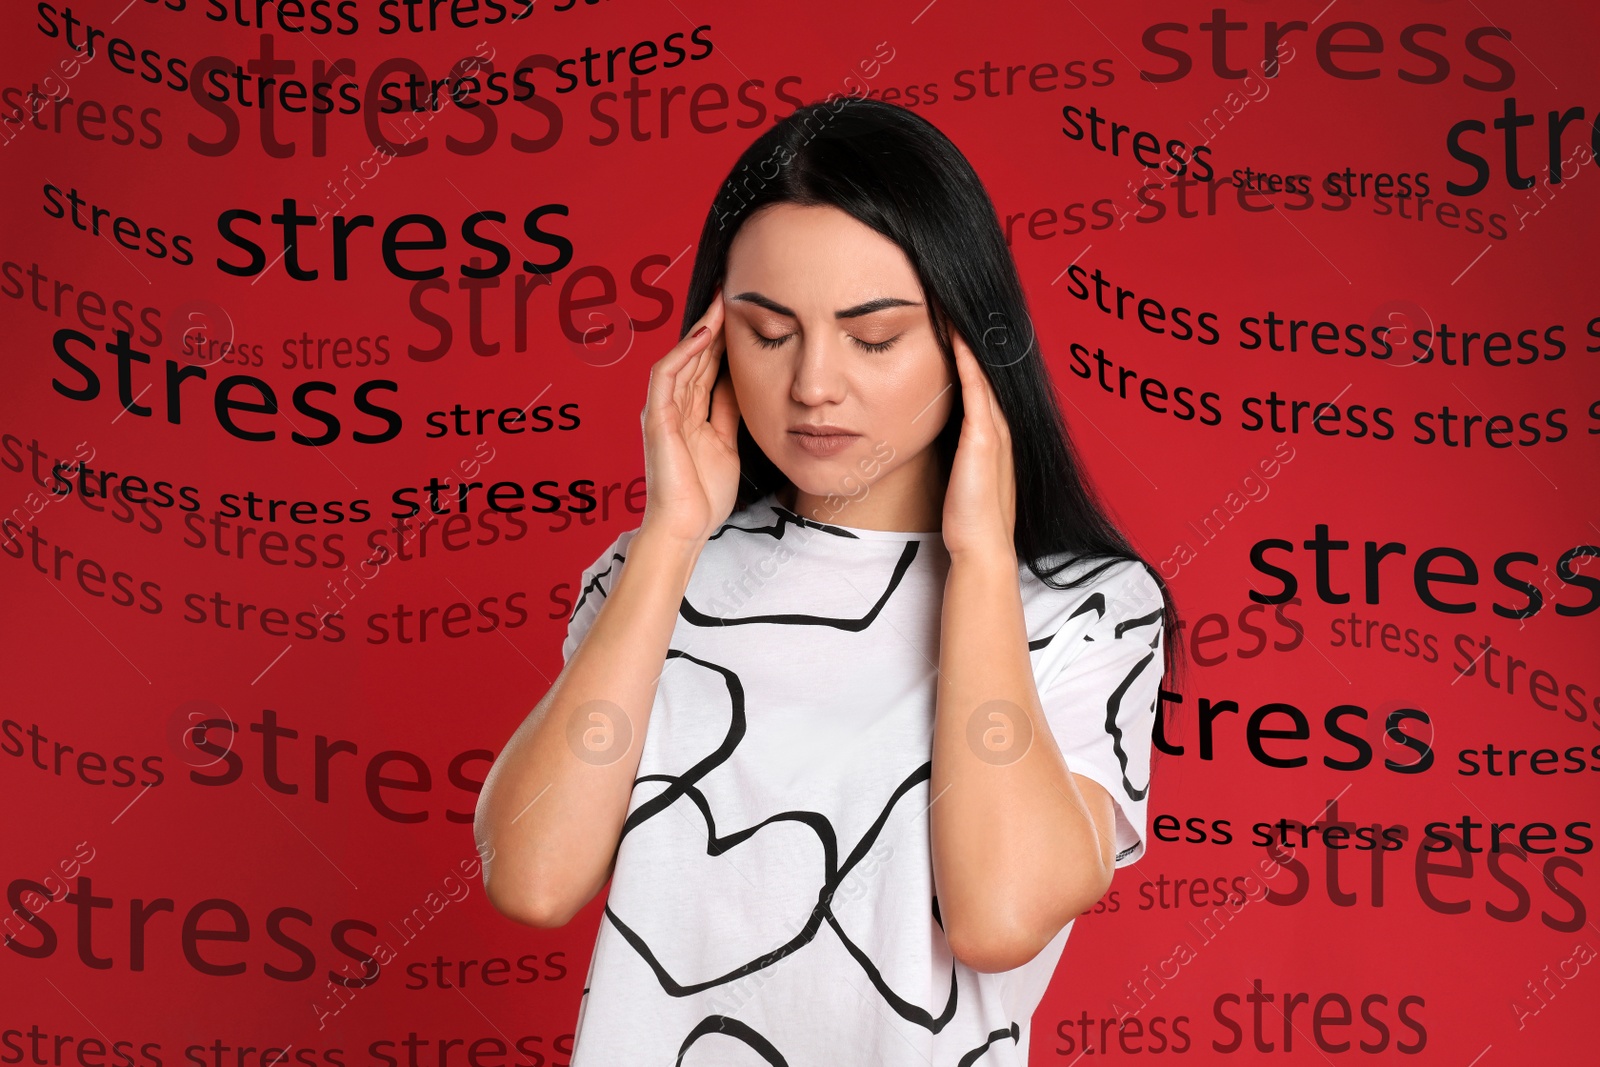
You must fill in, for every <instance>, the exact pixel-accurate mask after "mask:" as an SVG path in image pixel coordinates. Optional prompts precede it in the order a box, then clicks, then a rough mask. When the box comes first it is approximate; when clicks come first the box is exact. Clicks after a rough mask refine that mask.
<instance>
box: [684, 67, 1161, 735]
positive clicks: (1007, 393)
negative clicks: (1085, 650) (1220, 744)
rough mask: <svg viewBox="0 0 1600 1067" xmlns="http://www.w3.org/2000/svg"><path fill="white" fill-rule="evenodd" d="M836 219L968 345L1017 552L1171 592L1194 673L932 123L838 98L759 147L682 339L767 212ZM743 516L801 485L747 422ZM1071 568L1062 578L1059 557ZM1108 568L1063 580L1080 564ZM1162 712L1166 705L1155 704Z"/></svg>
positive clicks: (735, 182) (726, 215) (970, 193)
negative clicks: (853, 229)
mask: <svg viewBox="0 0 1600 1067" xmlns="http://www.w3.org/2000/svg"><path fill="white" fill-rule="evenodd" d="M777 203H792V204H799V205H803V206H811V205H828V206H832V207H835V208H838V209H839V210H841V211H843V212H845V213H846V214H848V215H850V216H851V217H852V218H855V219H857V220H859V221H860V222H862V223H864V224H865V225H867V226H870V227H871V228H872V229H874V230H876V231H877V232H878V233H881V234H883V235H884V236H885V237H887V238H889V239H890V240H891V241H893V242H894V243H895V244H897V245H898V246H900V248H901V249H902V250H903V251H904V252H905V254H906V257H907V258H908V259H909V260H910V261H911V265H912V267H913V269H915V271H916V273H917V278H918V280H919V281H920V282H921V284H922V289H923V293H924V295H925V298H926V299H927V301H928V310H929V315H930V319H931V322H932V325H933V330H934V335H935V337H936V338H937V339H938V344H939V347H940V349H941V350H942V351H943V353H944V355H945V358H946V359H948V360H951V361H952V365H953V361H954V359H955V350H954V348H953V347H952V345H951V340H950V332H949V330H950V327H952V326H953V327H954V328H955V329H956V330H957V331H959V332H960V334H961V336H962V337H963V338H965V339H966V341H967V343H968V344H969V345H970V346H971V348H972V351H973V354H974V355H976V356H977V358H978V362H979V363H980V364H981V365H982V366H983V368H984V371H985V373H986V374H987V375H988V378H989V381H990V383H991V384H992V385H993V387H994V392H995V398H996V399H997V400H998V401H999V404H1000V409H1001V411H1003V412H1004V413H1005V417H1006V420H1007V422H1008V423H1009V425H1010V427H1011V444H1012V460H1013V466H1014V469H1015V471H1016V482H1017V486H1016V503H1017V517H1016V541H1015V545H1016V552H1017V558H1018V559H1019V560H1022V561H1024V562H1026V563H1027V565H1028V567H1029V569H1030V570H1032V571H1033V573H1034V574H1035V575H1036V576H1037V577H1038V578H1039V579H1040V580H1041V581H1043V582H1045V583H1046V584H1048V585H1050V586H1052V587H1054V588H1058V589H1070V588H1074V587H1077V586H1081V585H1086V584H1088V583H1090V582H1092V581H1093V580H1094V579H1095V578H1097V577H1098V576H1099V575H1100V574H1102V573H1104V572H1105V571H1106V570H1107V569H1109V568H1110V567H1112V566H1114V565H1116V564H1117V563H1118V562H1120V561H1122V560H1136V561H1137V562H1139V563H1140V564H1142V565H1143V566H1144V568H1145V570H1147V571H1148V572H1149V573H1150V576H1151V578H1153V579H1154V580H1155V582H1156V585H1157V586H1158V587H1159V588H1160V589H1161V598H1162V621H1163V628H1164V631H1165V638H1164V642H1165V652H1166V659H1165V663H1164V664H1163V668H1164V673H1165V674H1166V675H1168V676H1170V678H1171V680H1172V681H1173V682H1174V683H1175V684H1176V682H1177V681H1178V674H1179V671H1180V670H1181V669H1182V666H1183V657H1182V655H1181V652H1180V649H1181V646H1182V641H1181V640H1179V638H1178V633H1179V631H1178V628H1177V619H1178V616H1177V610H1176V607H1175V605H1174V604H1173V599H1172V594H1171V591H1170V590H1169V589H1168V588H1167V584H1166V582H1164V581H1162V579H1161V575H1160V572H1159V571H1157V570H1156V568H1154V567H1152V566H1151V565H1150V564H1149V563H1148V562H1147V561H1146V560H1145V559H1143V558H1142V557H1141V556H1140V555H1139V554H1138V553H1137V552H1135V551H1134V549H1133V547H1132V546H1131V545H1130V544H1129V542H1128V539H1127V538H1126V537H1125V536H1124V535H1123V534H1122V532H1121V531H1120V530H1119V529H1118V528H1117V526H1116V524H1115V523H1114V522H1113V521H1112V519H1111V518H1110V516H1109V513H1108V509H1107V507H1106V506H1105V504H1104V503H1102V502H1101V500H1100V499H1099V496H1098V494H1097V493H1096V492H1095V490H1094V489H1093V488H1092V486H1091V485H1090V483H1089V480H1088V479H1087V478H1086V477H1085V475H1084V473H1083V468H1082V465H1081V463H1080V462H1079V459H1078V455H1077V451H1076V449H1074V447H1073V445H1072V440H1071V438H1070V437H1069V436H1068V433H1067V426H1066V421H1065V419H1064V418H1063V417H1062V414H1061V409H1060V408H1059V407H1058V406H1057V404H1056V398H1055V392H1054V388H1053V386H1052V384H1051V380H1050V376H1049V374H1048V372H1047V370H1046V368H1045V364H1044V359H1043V357H1042V355H1041V354H1040V350H1039V345H1038V343H1037V338H1036V337H1035V336H1034V332H1033V322H1032V319H1031V318H1030V317H1029V314H1028V307H1027V301H1026V299H1025V298H1024V296H1023V292H1022V282H1021V280H1020V279H1019V278H1018V276H1017V267H1016V263H1015V262H1014V261H1013V260H1012V258H1011V250H1010V248H1009V247H1007V245H1006V242H1005V238H1004V237H1003V236H1002V234H1001V232H1000V223H999V220H998V218H997V216H996V213H995V209H994V204H993V203H992V202H991V201H990V199H989V194H988V192H987V191H986V190H985V189H984V186H983V182H982V181H981V180H980V179H979V178H978V175H977V173H976V172H975V171H974V170H973V169H972V165H971V164H970V163H968V162H967V159H966V157H965V156H963V155H962V154H961V151H960V150H959V149H958V148H956V146H955V145H954V144H953V143H951V141H950V139H949V138H948V137H946V136H945V135H944V134H943V133H941V132H940V131H939V130H938V129H937V128H936V127H935V126H934V125H933V124H932V123H930V122H928V120H926V119H924V118H923V117H921V116H920V115H917V114H915V113H914V112H912V111H909V110H907V109H905V108H902V107H898V106H896V105H894V104H887V103H884V102H882V101H879V100H873V99H871V98H864V97H857V96H837V97H832V98H830V99H828V100H825V101H821V102H818V103H813V104H807V105H806V106H804V107H801V108H799V109H798V110H796V111H794V112H793V113H791V114H790V115H788V116H787V117H785V118H783V119H780V120H779V121H778V122H777V123H775V124H774V125H773V126H772V127H771V128H770V129H768V130H767V131H766V132H765V133H763V134H762V135H761V136H760V137H758V138H756V140H755V141H754V142H752V143H751V145H750V147H749V148H747V149H746V150H745V151H744V153H743V154H742V155H741V156H740V157H739V159H738V160H737V161H736V162H735V163H734V165H733V169H732V170H731V171H730V172H729V174H728V177H727V178H726V180H725V181H724V182H723V183H722V185H721V187H720V188H719V191H718V193H717V196H716V199H715V200H714V202H713V203H712V206H711V211H710V213H709V214H708V215H707V216H706V222H705V226H704V228H703V229H702V230H701V231H700V247H699V248H698V250H697V251H696V253H695V261H694V273H693V276H692V277H691V278H690V281H689V291H688V294H687V296H686V298H685V302H684V308H683V326H682V330H681V334H687V333H688V331H689V330H690V329H691V328H692V327H693V325H694V323H695V322H696V321H697V320H698V319H699V318H700V316H702V315H703V314H705V312H706V309H707V308H709V307H710V306H711V300H712V298H713V297H714V296H715V295H716V291H717V287H718V286H719V285H721V284H722V281H723V278H724V276H725V274H726V271H727V263H728V249H729V247H730V246H731V245H732V243H733V238H734V235H735V234H736V233H738V231H739V227H740V226H741V225H742V224H743V223H744V221H745V220H746V219H749V218H750V217H751V216H752V215H754V214H755V213H756V212H757V211H759V210H760V209H761V208H763V207H766V206H768V205H770V204H777ZM961 419H962V408H961V403H960V400H959V391H958V398H957V400H956V403H955V405H954V408H953V410H952V412H951V416H950V420H949V422H948V423H947V424H946V425H945V427H944V429H943V430H942V431H941V432H940V434H939V436H938V438H937V439H936V441H935V445H934V447H935V448H937V449H938V454H939V456H940V458H941V460H942V461H943V462H944V469H945V470H946V471H948V470H949V467H950V460H951V458H953V456H954V454H955V447H956V442H957V440H958V439H959V436H960V433H961ZM739 464H740V470H741V473H742V474H743V477H742V478H741V479H740V486H739V495H738V501H737V503H736V504H735V508H741V507H744V506H747V505H748V504H750V503H752V502H754V501H755V500H758V499H760V498H761V497H762V496H764V495H765V494H767V493H768V492H771V491H774V490H777V489H781V488H784V487H786V486H787V485H788V479H787V478H786V477H784V475H783V472H782V471H780V470H779V469H778V467H777V466H776V465H775V464H774V463H773V462H772V461H771V460H770V459H769V458H768V457H767V455H766V454H765V453H764V452H762V451H761V448H760V447H759V446H758V445H757V444H756V442H755V440H754V439H753V438H752V437H751V436H750V433H749V430H748V429H747V428H746V427H745V425H744V422H743V421H742V420H741V421H740V423H739ZM1060 554H1065V555H1066V556H1067V558H1066V559H1064V560H1062V561H1060V562H1058V563H1056V564H1055V565H1054V566H1049V565H1047V557H1051V556H1055V555H1060ZM1083 558H1089V559H1092V560H1094V561H1095V562H1094V563H1093V564H1092V565H1091V566H1090V568H1089V569H1088V570H1086V571H1084V572H1083V573H1082V574H1080V575H1078V576H1076V578H1074V579H1073V580H1071V581H1066V580H1064V579H1063V580H1056V579H1057V576H1058V575H1059V574H1060V572H1061V571H1062V570H1064V569H1065V568H1066V567H1067V566H1068V565H1069V564H1071V563H1072V562H1073V560H1075V559H1083ZM1158 703H1159V702H1158Z"/></svg>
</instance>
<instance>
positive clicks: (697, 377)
mask: <svg viewBox="0 0 1600 1067" xmlns="http://www.w3.org/2000/svg"><path fill="white" fill-rule="evenodd" d="M726 351H727V328H726V323H724V322H723V321H721V319H720V317H719V318H718V320H717V321H715V322H713V323H712V324H711V341H710V343H709V344H707V345H706V347H705V350H704V351H703V352H701V354H700V358H699V360H697V361H696V362H695V364H694V366H693V369H692V373H693V375H694V396H693V403H694V409H693V410H695V411H696V412H704V411H705V410H706V394H707V393H708V392H710V390H711V387H712V384H713V383H714V382H716V380H717V375H718V374H720V373H721V368H722V365H723V363H725V362H726V360H724V358H723V356H724V354H725V353H726Z"/></svg>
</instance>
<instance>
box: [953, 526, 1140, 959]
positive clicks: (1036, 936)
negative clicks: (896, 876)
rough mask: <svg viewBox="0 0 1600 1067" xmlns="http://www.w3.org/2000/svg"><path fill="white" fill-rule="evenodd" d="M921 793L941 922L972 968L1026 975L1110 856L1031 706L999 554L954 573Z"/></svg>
mask: <svg viewBox="0 0 1600 1067" xmlns="http://www.w3.org/2000/svg"><path fill="white" fill-rule="evenodd" d="M930 789H931V794H930V795H931V797H933V798H934V799H933V803H932V806H931V808H930V809H929V819H930V834H931V838H932V850H933V864H934V877H935V882H936V884H937V886H938V891H939V902H940V914H941V917H942V918H943V919H944V925H945V932H946V936H947V937H948V938H949V939H950V943H951V946H952V949H953V950H955V951H956V952H957V955H958V956H963V955H965V956H967V957H970V960H969V962H971V963H973V964H974V965H978V969H984V970H987V969H994V970H1000V969H1006V968H1007V967H1008V966H1010V965H1016V964H1019V963H1021V962H1025V961H1026V960H1027V959H1029V958H1031V957H1032V955H1034V954H1037V951H1038V949H1041V948H1043V947H1044V945H1045V944H1046V943H1047V942H1048V941H1049V940H1050V939H1051V938H1052V937H1054V936H1055V934H1056V933H1057V932H1059V931H1060V929H1061V928H1062V927H1063V926H1064V925H1065V924H1066V923H1067V922H1068V921H1070V920H1071V919H1072V918H1073V917H1074V916H1076V915H1077V914H1078V913H1080V912H1081V911H1082V910H1084V909H1085V908H1087V907H1088V906H1089V905H1090V904H1092V903H1093V902H1094V901H1095V900H1096V899H1098V898H1099V896H1100V895H1101V893H1102V892H1103V891H1104V888H1105V885H1106V883H1107V882H1109V879H1110V871H1111V864H1112V859H1111V849H1110V847H1109V843H1108V842H1105V841H1103V840H1102V839H1101V836H1100V834H1099V832H1098V831H1097V830H1096V827H1095V822H1094V819H1093V818H1092V817H1091V813H1090V808H1089V805H1088V803H1086V800H1085V797H1084V796H1083V793H1082V791H1081V790H1080V789H1079V788H1078V786H1077V783H1076V782H1075V781H1074V776H1073V775H1072V773H1071V772H1070V771H1069V770H1068V769H1067V766H1066V762H1065V760H1063V758H1062V756H1061V752H1060V749H1059V748H1058V747H1057V745H1056V743H1055V740H1054V737H1053V736H1052V734H1051V732H1050V727H1049V724H1048V723H1047V721H1046V720H1045V717H1044V713H1043V710H1042V707H1041V705H1040V702H1039V696H1038V692H1037V687H1036V685H1035V683H1034V679H1033V669H1032V665H1031V662H1030V659H1029V656H1028V634H1027V624H1026V620H1025V618H1024V615H1023V610H1022V600H1021V591H1020V588H1019V585H1018V581H1017V568H1016V560H1015V557H1014V556H1010V555H1009V554H1006V555H1000V554H998V553H991V554H990V555H988V556H986V557H983V558H970V559H969V558H959V559H956V558H953V559H952V561H951V567H950V572H949V576H948V578H947V579H946V583H945V597H944V608H943V619H942V627H941V634H940V653H939V682H938V708H937V714H936V717H935V726H934V742H933V768H932V778H931V781H930ZM987 964H992V966H989V965H987Z"/></svg>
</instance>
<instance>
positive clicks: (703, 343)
mask: <svg viewBox="0 0 1600 1067" xmlns="http://www.w3.org/2000/svg"><path fill="white" fill-rule="evenodd" d="M720 309H721V305H720V303H719V302H718V301H716V300H713V301H712V302H711V307H710V308H708V309H707V311H706V316H705V321H704V322H702V323H701V325H700V326H698V327H696V329H700V328H701V327H704V328H705V331H706V332H705V333H703V334H701V335H700V336H699V337H698V338H696V339H695V345H696V347H695V350H694V356H693V358H692V359H690V360H689V361H688V363H686V364H685V365H684V366H683V367H682V368H681V369H680V370H679V371H678V377H677V381H676V382H675V383H674V389H673V393H672V399H673V403H674V404H675V405H676V406H677V408H678V410H679V411H681V412H684V413H685V414H687V415H690V416H691V417H693V418H697V419H703V418H705V411H706V407H705V405H706V397H705V387H704V384H703V383H704V382H705V378H706V368H707V367H708V366H714V365H715V361H716V345H717V338H718V336H720V335H721V333H722V322H721V316H720Z"/></svg>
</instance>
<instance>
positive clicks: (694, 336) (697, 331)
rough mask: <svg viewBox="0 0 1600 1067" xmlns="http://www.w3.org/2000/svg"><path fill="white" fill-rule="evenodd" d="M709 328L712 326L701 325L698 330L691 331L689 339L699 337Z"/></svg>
mask: <svg viewBox="0 0 1600 1067" xmlns="http://www.w3.org/2000/svg"><path fill="white" fill-rule="evenodd" d="M709 329H711V327H710V326H701V327H700V328H699V329H698V330H696V331H695V332H694V333H691V334H690V335H689V339H690V340H693V339H694V338H696V337H699V336H700V335H701V334H703V333H705V332H706V331H707V330H709Z"/></svg>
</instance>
